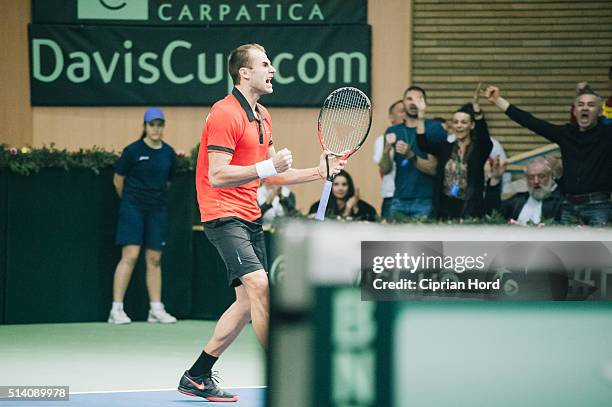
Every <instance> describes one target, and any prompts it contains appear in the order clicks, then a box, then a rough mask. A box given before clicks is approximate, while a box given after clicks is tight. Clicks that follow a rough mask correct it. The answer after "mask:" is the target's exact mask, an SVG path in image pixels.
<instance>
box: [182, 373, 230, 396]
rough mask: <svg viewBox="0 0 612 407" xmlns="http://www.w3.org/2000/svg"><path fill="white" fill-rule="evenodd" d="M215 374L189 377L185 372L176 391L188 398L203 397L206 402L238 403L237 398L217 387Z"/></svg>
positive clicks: (217, 380)
mask: <svg viewBox="0 0 612 407" xmlns="http://www.w3.org/2000/svg"><path fill="white" fill-rule="evenodd" d="M218 382H219V379H218V376H217V374H216V372H215V373H214V374H213V373H212V372H209V373H208V374H206V375H204V376H202V377H192V376H189V372H188V371H185V373H183V377H181V381H180V382H179V385H178V391H180V392H181V393H183V394H186V395H188V396H195V397H203V398H205V399H206V400H208V401H217V402H223V401H228V402H231V401H238V396H236V395H235V394H230V393H228V392H226V391H224V390H223V389H221V388H220V387H219V386H217V383H218Z"/></svg>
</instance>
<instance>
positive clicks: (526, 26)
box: [412, 0, 612, 155]
mask: <svg viewBox="0 0 612 407" xmlns="http://www.w3.org/2000/svg"><path fill="white" fill-rule="evenodd" d="M413 5H414V10H413V13H414V33H413V36H414V42H413V54H412V56H413V58H412V74H413V75H412V81H413V83H415V84H420V85H422V86H423V87H425V88H426V89H427V90H428V96H429V105H430V109H429V112H430V115H432V116H442V117H444V118H447V119H449V118H450V117H451V114H452V112H453V111H454V110H456V109H457V108H458V107H459V106H460V105H461V104H462V103H465V102H468V101H469V99H470V97H471V93H472V92H473V89H474V87H475V86H476V84H477V83H478V81H482V82H483V83H487V84H495V85H497V86H499V87H500V88H501V90H502V95H503V96H506V97H507V99H508V100H509V101H510V102H511V103H515V104H516V105H517V106H519V107H521V108H524V109H526V110H528V111H531V112H532V113H534V114H536V115H537V116H539V117H541V118H543V119H546V120H551V121H553V122H555V123H564V122H567V120H568V118H569V105H570V104H571V102H572V100H573V96H574V95H575V87H576V83H577V82H580V81H584V80H586V81H588V82H590V83H591V84H592V86H593V87H594V88H595V89H596V90H598V91H599V92H600V94H602V95H608V94H609V92H610V90H609V89H608V81H607V75H608V68H609V67H610V65H612V2H610V1H609V0H588V1H562V0H493V1H491V0H487V1H484V0H467V1H466V0H464V1H461V2H456V1H451V0H414V3H413ZM483 106H484V108H485V111H487V113H488V118H489V125H490V127H491V132H492V134H493V136H494V137H496V138H497V139H498V140H499V141H500V142H502V144H503V145H504V147H505V148H506V150H507V153H509V154H510V155H512V154H516V153H520V152H522V151H525V150H530V149H532V148H536V147H539V146H541V145H543V144H545V143H546V141H545V140H544V139H543V138H541V137H539V136H536V135H534V134H533V133H531V132H529V131H527V130H525V129H522V128H521V127H519V126H517V125H515V124H514V123H513V122H512V121H510V120H509V119H507V118H506V116H505V115H504V114H501V113H499V112H498V111H497V110H496V109H495V108H494V107H492V106H490V105H489V104H488V102H486V101H485V102H484V103H483Z"/></svg>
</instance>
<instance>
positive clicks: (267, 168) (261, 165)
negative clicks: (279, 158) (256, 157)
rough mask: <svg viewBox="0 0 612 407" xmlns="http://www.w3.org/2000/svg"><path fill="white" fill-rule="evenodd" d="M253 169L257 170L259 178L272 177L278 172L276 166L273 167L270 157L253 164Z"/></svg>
mask: <svg viewBox="0 0 612 407" xmlns="http://www.w3.org/2000/svg"><path fill="white" fill-rule="evenodd" d="M255 169H256V170H257V175H258V176H259V178H261V179H264V178H268V177H273V176H275V175H277V174H278V172H276V168H274V164H273V163H272V159H271V158H270V159H268V160H265V161H260V162H258V163H257V164H255Z"/></svg>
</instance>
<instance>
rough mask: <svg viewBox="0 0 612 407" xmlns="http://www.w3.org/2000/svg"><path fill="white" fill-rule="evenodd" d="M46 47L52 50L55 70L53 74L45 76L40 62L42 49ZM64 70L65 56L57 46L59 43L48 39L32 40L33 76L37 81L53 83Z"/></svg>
mask: <svg viewBox="0 0 612 407" xmlns="http://www.w3.org/2000/svg"><path fill="white" fill-rule="evenodd" d="M42 46H46V47H49V48H50V49H51V51H52V52H53V56H54V57H55V58H54V62H55V65H54V68H53V70H52V71H51V74H49V75H45V74H43V73H42V67H41V60H40V47H42ZM62 69H64V55H62V50H61V48H60V47H59V45H58V44H57V42H55V41H53V40H47V39H37V38H36V39H33V40H32V75H33V76H34V78H35V79H36V80H39V81H41V82H53V81H54V80H56V79H57V78H59V76H60V75H61V73H62Z"/></svg>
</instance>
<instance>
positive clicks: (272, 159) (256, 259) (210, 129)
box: [178, 44, 346, 401]
mask: <svg viewBox="0 0 612 407" xmlns="http://www.w3.org/2000/svg"><path fill="white" fill-rule="evenodd" d="M228 65H229V66H228V68H229V74H230V75H231V77H232V80H233V82H234V89H233V90H232V93H231V94H230V95H228V96H226V97H225V98H224V99H222V100H220V101H218V102H217V103H215V104H214V105H213V107H212V108H211V110H210V113H209V114H208V117H207V118H206V123H205V124H204V129H203V131H202V140H201V144H200V151H199V154H198V162H197V169H196V189H197V196H198V204H199V207H200V214H201V219H202V223H203V225H204V231H205V233H206V236H207V237H208V239H209V240H210V242H211V243H212V244H213V245H214V246H215V247H216V248H217V250H218V251H219V254H220V255H221V257H222V258H223V261H224V262H225V266H226V268H227V277H228V283H229V285H230V286H231V287H234V290H235V291H236V301H235V302H234V303H233V304H232V305H231V306H230V307H229V308H228V309H227V310H226V311H225V313H224V314H223V315H222V316H221V318H220V319H219V321H218V322H217V325H216V327H215V331H214V333H213V336H212V338H211V339H210V340H209V341H208V343H207V344H206V346H205V347H204V350H203V351H202V354H201V355H200V356H199V357H198V359H197V360H196V362H195V363H194V364H193V366H192V367H191V368H190V369H189V370H187V371H186V372H185V373H184V374H183V376H182V377H181V380H180V383H179V387H178V389H179V391H180V392H182V393H185V394H188V395H191V396H199V397H203V398H205V399H207V400H209V401H237V400H238V397H237V396H236V395H234V394H230V393H228V392H225V391H224V390H222V389H221V388H219V387H218V386H217V384H216V383H217V378H216V377H215V376H213V374H212V370H211V369H212V367H213V365H214V363H215V362H216V361H217V359H218V358H219V357H220V356H221V354H222V353H223V352H224V351H225V350H226V349H227V347H228V346H229V345H230V344H231V343H232V342H233V341H234V340H235V339H236V337H237V336H238V334H239V333H240V332H241V331H242V329H243V328H244V326H245V325H246V324H247V323H248V322H249V321H251V320H252V321H253V329H254V330H255V334H256V335H257V338H258V339H259V341H260V342H261V344H262V346H263V347H264V349H267V337H268V320H269V291H268V276H267V274H266V272H265V267H266V263H267V262H266V248H265V243H264V234H263V230H262V227H261V219H260V218H261V212H260V210H259V206H258V205H257V188H258V187H259V185H260V182H261V180H263V179H265V182H267V183H270V184H273V185H287V184H297V183H302V182H309V181H320V180H322V179H325V177H326V173H327V168H326V159H327V154H328V152H324V153H323V154H322V155H321V157H320V160H319V165H318V167H312V168H308V169H294V168H291V165H292V163H293V158H292V154H291V152H290V151H289V150H287V149H282V150H280V151H278V152H277V151H276V150H275V149H274V143H273V141H272V122H271V119H270V114H269V113H268V111H267V110H266V109H265V108H264V107H263V106H262V105H260V104H259V103H257V101H258V100H259V98H260V97H261V96H262V95H267V94H270V93H272V91H273V86H272V78H273V77H274V73H275V72H276V69H274V67H273V66H272V64H271V62H270V60H269V59H268V57H267V55H266V51H265V49H264V48H263V47H262V46H261V45H258V44H246V45H242V46H240V47H238V48H236V49H235V50H233V51H232V52H231V54H230V57H229V62H228ZM329 162H330V171H331V172H332V173H334V174H337V173H338V172H340V170H342V169H343V168H344V166H345V165H346V161H345V160H342V159H339V158H337V157H332V156H330V159H329Z"/></svg>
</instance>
